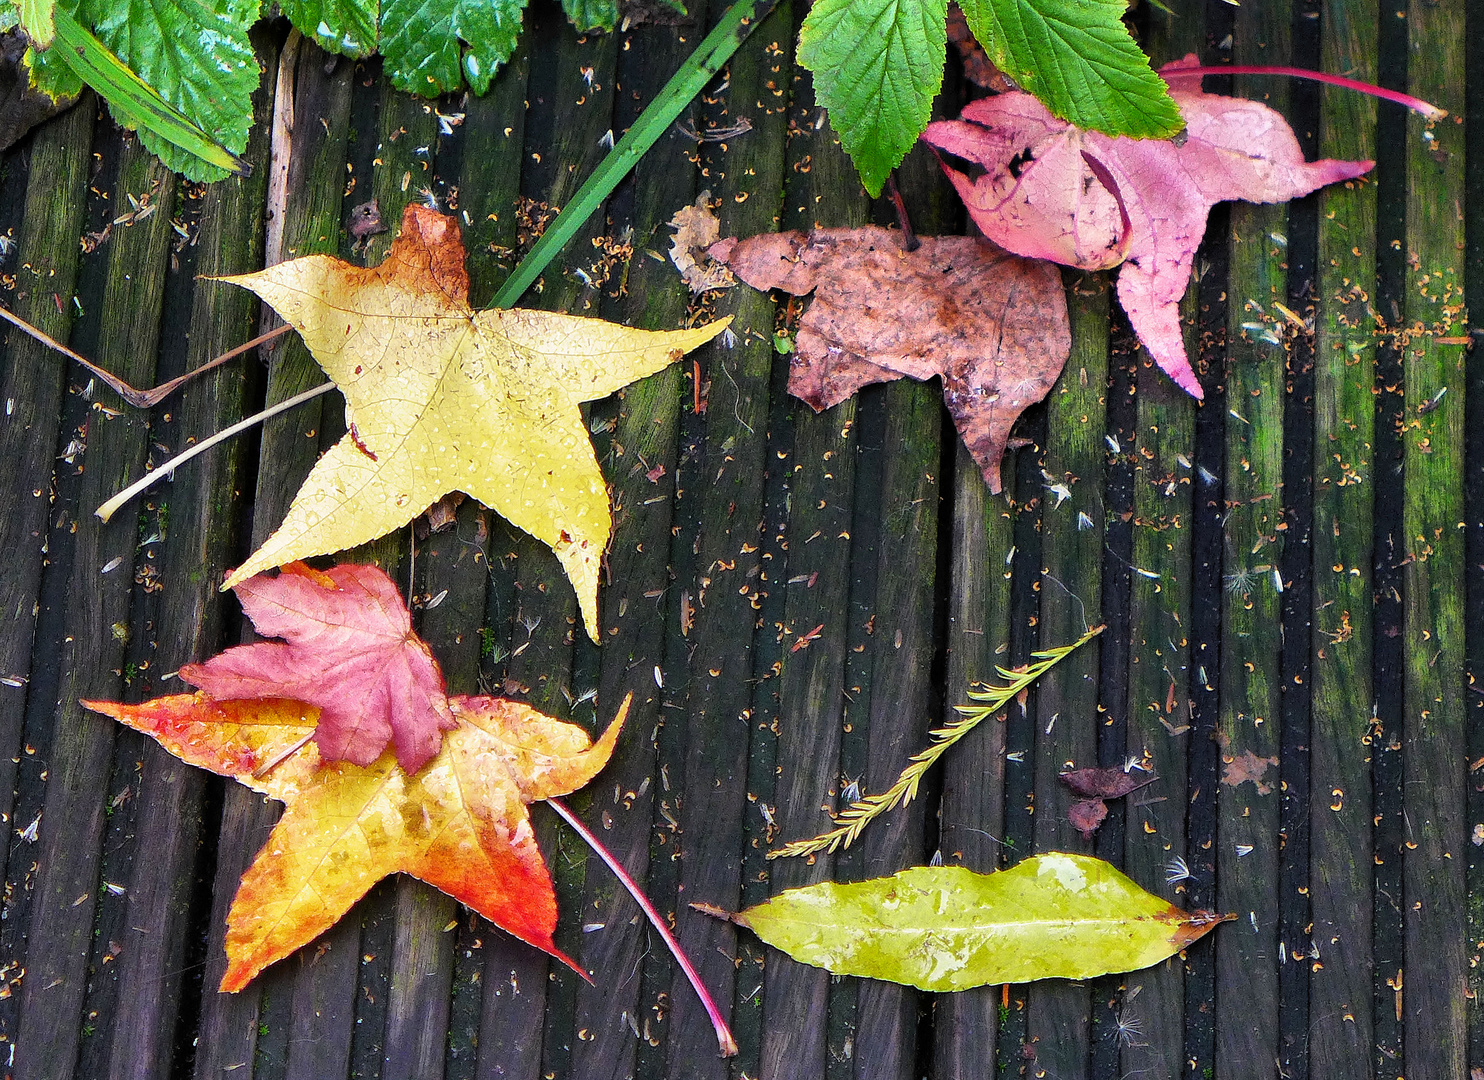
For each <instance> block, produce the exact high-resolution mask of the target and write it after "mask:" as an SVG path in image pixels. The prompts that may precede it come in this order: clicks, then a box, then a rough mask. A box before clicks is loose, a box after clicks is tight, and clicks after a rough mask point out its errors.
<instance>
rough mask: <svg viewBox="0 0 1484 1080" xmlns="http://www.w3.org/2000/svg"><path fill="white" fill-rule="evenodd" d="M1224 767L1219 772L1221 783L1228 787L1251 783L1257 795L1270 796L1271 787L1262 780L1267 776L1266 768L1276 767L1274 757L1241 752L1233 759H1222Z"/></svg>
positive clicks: (1276, 761) (1276, 762) (1245, 751)
mask: <svg viewBox="0 0 1484 1080" xmlns="http://www.w3.org/2000/svg"><path fill="white" fill-rule="evenodd" d="M1222 761H1223V762H1224V763H1225V767H1224V768H1223V769H1222V771H1221V782H1222V783H1223V784H1225V785H1227V786H1228V787H1236V786H1237V785H1238V784H1241V783H1245V782H1247V781H1249V780H1250V781H1251V782H1252V785H1253V786H1254V787H1256V788H1257V793H1258V794H1259V795H1270V794H1272V791H1273V785H1272V784H1270V783H1268V782H1267V781H1266V780H1264V779H1263V778H1264V777H1265V776H1266V775H1267V771H1268V767H1269V766H1273V765H1277V764H1278V759H1277V758H1275V757H1258V756H1257V755H1256V754H1254V753H1253V752H1252V751H1251V750H1243V751H1242V752H1241V753H1240V754H1238V755H1236V756H1235V757H1233V758H1226V757H1223V758H1222Z"/></svg>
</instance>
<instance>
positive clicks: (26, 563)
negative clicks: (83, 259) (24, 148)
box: [0, 102, 93, 858]
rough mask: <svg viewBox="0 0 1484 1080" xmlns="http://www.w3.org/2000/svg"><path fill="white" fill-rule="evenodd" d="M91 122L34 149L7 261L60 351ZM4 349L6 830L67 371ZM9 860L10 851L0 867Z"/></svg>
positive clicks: (56, 362) (2, 731)
mask: <svg viewBox="0 0 1484 1080" xmlns="http://www.w3.org/2000/svg"><path fill="white" fill-rule="evenodd" d="M91 113H92V106H91V104H90V103H89V102H83V103H82V104H80V105H78V107H77V108H75V109H73V110H72V111H71V112H69V113H66V114H65V115H63V116H62V117H59V118H58V119H56V120H54V121H52V122H51V123H49V124H47V125H46V126H45V127H44V128H42V129H41V130H40V131H39V132H37V134H36V135H35V136H34V137H33V139H32V145H31V151H30V161H29V165H30V171H29V175H28V176H27V181H26V195H25V215H24V217H23V218H22V219H21V231H20V236H19V237H17V238H16V249H15V253H14V256H13V258H14V260H15V263H14V265H15V266H16V267H17V268H18V269H17V271H16V275H15V287H14V289H13V291H10V292H8V293H6V294H5V295H4V296H3V298H0V299H3V301H4V303H5V306H6V307H7V308H10V309H11V310H13V311H14V312H15V313H16V314H17V315H19V316H21V317H22V318H24V319H26V320H28V321H29V322H31V323H32V325H34V326H37V327H39V328H40V329H42V330H44V331H46V332H47V333H49V334H51V335H52V336H53V337H54V338H57V339H58V340H61V341H66V340H67V337H68V333H69V331H70V329H71V325H72V319H73V314H74V309H73V308H72V305H70V304H62V305H61V306H60V310H59V308H58V305H57V303H56V302H55V301H54V300H53V299H52V294H53V293H56V294H57V295H58V296H63V297H70V296H71V295H72V294H73V290H74V288H75V287H76V281H77V269H78V268H77V264H78V258H79V246H78V244H77V237H79V236H80V235H82V232H83V221H84V212H85V210H86V199H87V188H88V185H87V180H88V169H89V165H90V163H91V158H90V156H89V154H90V151H91V149H92V132H93V123H92V116H91ZM7 325H8V324H7ZM5 341H6V344H5V352H4V364H5V367H4V380H3V386H0V395H3V397H4V400H5V402H6V409H7V415H6V420H5V423H4V425H3V426H0V461H6V462H9V463H11V466H10V467H11V470H12V473H11V475H12V479H11V481H10V482H9V483H7V484H5V485H4V487H3V488H0V543H3V545H4V547H3V550H5V551H9V552H14V553H15V558H14V561H13V562H12V563H11V564H10V568H9V569H8V570H7V572H6V573H5V574H4V575H3V576H0V611H3V612H5V618H4V620H3V621H0V740H3V742H0V748H3V752H0V820H4V821H9V820H10V817H11V811H12V810H13V809H14V806H15V803H14V796H15V787H16V765H15V760H14V759H16V758H17V757H19V755H20V752H21V741H22V740H21V725H22V720H23V717H24V714H25V703H26V683H27V681H28V679H29V678H30V672H31V662H32V657H31V645H32V639H33V635H34V634H35V629H36V606H37V602H38V598H39V595H40V592H39V590H40V588H41V571H42V566H43V565H44V564H45V561H46V554H47V546H46V533H47V509H48V505H49V500H48V495H49V493H50V491H51V478H52V470H53V461H54V457H55V455H56V452H57V436H58V433H59V431H60V427H61V417H62V400H63V399H62V391H63V387H64V386H65V385H66V377H67V362H66V361H64V360H63V358H62V357H60V356H57V355H56V354H54V353H52V352H51V350H49V349H47V348H45V347H44V346H42V345H41V344H39V343H38V342H36V341H33V340H32V339H31V338H29V337H27V336H25V335H24V334H22V333H21V332H20V331H19V330H16V329H14V328H11V329H9V330H8V332H7V336H6V339H5ZM12 403H13V404H12ZM8 855H9V845H6V847H5V853H4V855H0V858H5V857H7V856H8Z"/></svg>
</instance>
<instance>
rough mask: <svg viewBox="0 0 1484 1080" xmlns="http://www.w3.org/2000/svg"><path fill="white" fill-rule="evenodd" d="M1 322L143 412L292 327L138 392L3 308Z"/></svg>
mask: <svg viewBox="0 0 1484 1080" xmlns="http://www.w3.org/2000/svg"><path fill="white" fill-rule="evenodd" d="M0 319H4V320H5V321H6V322H8V323H10V324H11V325H13V326H16V327H18V328H19V329H21V330H24V331H25V332H26V333H27V334H30V335H31V336H32V337H33V338H35V339H36V340H37V341H39V342H41V343H42V344H43V345H45V346H46V347H47V348H49V349H55V350H56V351H57V352H59V353H61V354H62V355H63V356H65V357H67V358H68V359H70V360H76V361H77V362H78V363H79V364H81V365H82V366H83V367H84V368H86V369H87V370H88V371H90V372H92V373H93V374H94V375H96V376H97V377H98V378H100V379H102V380H103V382H104V383H105V384H106V385H107V386H108V388H109V389H111V390H112V391H113V392H114V393H116V394H117V395H118V396H119V397H121V398H123V399H124V400H125V401H127V402H128V403H129V404H130V405H133V406H135V407H136V408H140V409H149V408H153V407H154V406H155V405H158V404H159V403H160V402H161V401H163V400H165V398H166V396H167V395H169V393H170V392H171V391H172V390H174V389H175V388H176V387H177V386H180V385H181V384H182V383H185V382H187V381H189V380H190V379H194V378H195V377H196V376H197V375H200V374H201V373H202V372H203V371H210V370H211V369H212V368H214V367H218V366H220V365H221V364H225V363H226V362H227V361H228V360H230V359H232V357H234V356H240V355H241V354H242V353H245V352H247V350H248V349H251V348H253V347H254V346H257V345H261V344H263V343H264V342H265V341H272V340H273V339H274V338H276V337H278V336H279V335H280V334H285V333H287V332H288V331H289V329H290V327H289V326H288V325H287V324H285V325H283V326H280V327H279V328H278V329H277V330H270V331H268V332H267V333H266V334H259V335H258V336H257V337H255V338H253V339H252V340H251V341H247V342H244V343H243V344H241V345H238V346H237V347H236V348H234V349H228V350H227V351H226V352H224V353H222V354H221V355H220V356H218V357H216V358H215V359H213V360H208V361H207V362H206V363H204V364H202V365H201V366H200V367H198V368H196V369H195V370H194V371H188V372H186V373H185V374H184V375H177V376H176V377H175V378H173V379H171V380H170V381H169V382H165V383H161V384H160V385H159V386H156V387H155V388H154V389H153V390H135V389H134V388H133V387H132V386H130V385H129V384H128V383H126V382H124V380H123V379H120V378H119V377H118V376H117V375H115V374H114V373H113V372H111V371H109V370H108V369H107V368H102V367H99V366H98V365H97V364H95V363H93V362H92V361H91V360H89V359H88V358H87V357H86V356H83V355H82V354H81V353H77V352H73V351H72V350H71V349H69V348H68V347H67V346H66V345H63V344H62V343H61V342H60V341H58V340H57V339H56V338H54V337H52V336H51V335H50V334H48V333H46V332H45V331H44V330H38V329H37V328H36V327H34V326H32V325H31V324H30V323H28V322H27V321H26V320H25V319H23V318H21V317H20V316H19V315H17V314H16V313H15V312H13V311H9V310H7V309H6V308H4V307H0Z"/></svg>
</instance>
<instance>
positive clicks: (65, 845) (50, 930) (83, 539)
mask: <svg viewBox="0 0 1484 1080" xmlns="http://www.w3.org/2000/svg"><path fill="white" fill-rule="evenodd" d="M122 155H123V156H122V158H121V162H120V167H119V175H118V180H117V181H116V183H115V193H114V195H115V197H114V200H113V212H114V216H115V217H119V216H122V215H125V214H127V213H129V211H130V210H131V205H130V203H129V201H128V199H127V198H126V195H129V194H132V195H134V196H135V198H139V197H141V196H143V195H144V194H145V193H149V195H150V200H149V201H150V202H152V203H154V204H155V205H157V206H159V207H161V208H162V210H161V212H156V213H155V214H152V215H150V216H149V217H147V218H145V219H144V220H142V221H139V222H138V223H137V224H134V225H133V226H132V227H126V228H122V229H117V230H116V231H115V234H114V236H113V239H112V240H111V242H110V244H109V250H108V278H107V284H106V286H105V289H104V297H103V304H102V308H101V312H100V314H102V315H103V316H104V317H103V321H102V323H101V326H100V331H99V337H98V344H97V347H96V352H95V356H94V359H95V360H96V361H97V362H98V363H100V364H101V365H103V366H104V367H107V368H108V369H109V370H111V371H113V372H114V373H115V374H117V375H119V377H121V378H123V379H124V380H125V381H127V382H129V383H131V384H133V385H138V386H146V385H150V384H151V383H152V381H153V375H154V369H155V354H156V346H157V344H158V336H159V320H160V300H161V297H162V295H163V290H164V283H165V274H166V270H167V268H168V266H169V238H170V236H171V235H172V233H171V230H170V218H169V215H168V209H169V208H170V207H171V206H172V205H173V203H174V192H175V183H174V177H173V176H172V175H171V174H170V173H168V172H167V171H166V170H164V169H163V168H161V167H160V166H159V164H158V163H157V162H154V161H153V159H151V158H150V156H149V155H148V154H147V153H146V152H144V151H143V150H141V149H140V148H139V147H138V146H137V145H133V144H125V147H124V149H123V150H122ZM64 303H65V301H64ZM100 404H103V405H106V406H107V408H108V409H109V410H110V411H109V412H107V413H105V412H103V411H102V410H101V409H100V410H98V411H96V412H95V413H94V415H93V417H92V419H91V421H90V423H89V425H88V431H87V436H86V438H87V449H86V451H84V457H83V462H84V464H85V469H84V472H83V478H82V483H81V486H80V492H79V498H80V504H81V507H82V508H83V509H82V513H86V514H88V516H87V517H85V518H82V520H79V521H78V522H77V535H76V543H75V547H74V550H73V553H72V563H71V566H70V568H69V573H68V579H67V582H68V583H67V597H68V601H67V608H66V614H65V616H64V618H65V622H66V641H65V643H64V649H63V652H62V655H61V656H60V657H59V658H58V662H59V663H60V665H61V672H62V679H61V685H60V687H59V691H58V701H57V707H56V712H55V714H54V715H55V722H54V723H55V726H54V729H53V733H52V744H51V749H50V754H51V761H50V764H49V767H48V770H47V777H46V803H45V807H44V809H43V811H42V828H41V839H40V842H39V844H40V846H39V848H38V850H37V863H38V866H39V869H38V871H37V876H36V884H35V898H34V900H33V907H32V911H31V924H30V929H29V932H28V935H27V937H28V942H27V970H28V972H30V973H31V974H33V975H34V976H35V979H34V980H28V981H27V983H26V984H25V986H24V989H23V991H22V994H23V996H22V999H21V1017H20V1027H19V1030H18V1032H17V1035H16V1059H17V1072H16V1075H17V1076H47V1075H54V1074H55V1071H56V1069H57V1067H58V1064H59V1063H66V1064H63V1065H62V1067H63V1068H65V1069H70V1068H71V1063H72V1061H73V1060H74V1057H75V1055H76V1053H77V1046H78V1036H79V1026H80V1019H81V1017H80V1012H81V1005H82V1001H83V995H84V993H85V990H86V979H87V964H88V960H89V955H90V952H91V946H92V928H93V912H94V905H95V902H96V898H97V889H98V866H99V860H100V858H101V854H102V853H101V847H102V845H101V838H102V831H103V821H104V807H105V804H106V803H107V790H108V783H109V780H108V777H109V772H110V768H109V767H110V764H111V760H112V756H113V743H114V725H113V724H112V723H109V722H105V720H104V718H101V717H98V716H96V715H95V714H92V713H89V712H88V711H87V710H86V709H84V708H83V707H82V705H80V704H79V703H78V702H79V699H81V698H85V697H100V698H106V699H115V700H116V699H117V698H118V697H119V695H120V693H121V692H122V689H123V688H122V685H121V676H122V669H123V663H124V643H125V641H126V640H127V638H128V627H129V626H130V620H129V601H130V588H131V586H132V583H133V582H132V579H133V573H132V571H133V565H134V558H133V556H134V551H135V544H136V542H137V539H138V536H137V532H136V521H135V518H134V515H133V514H130V513H124V514H121V515H119V516H118V517H116V518H115V519H114V520H113V521H112V522H110V523H109V524H107V525H104V524H101V523H100V522H98V521H97V519H96V518H93V517H92V516H91V513H90V512H91V510H92V508H94V507H96V506H97V505H98V504H99V503H101V502H102V501H103V500H105V499H107V498H108V496H110V495H112V494H113V492H114V491H115V490H117V488H118V487H120V486H122V485H123V483H125V482H127V480H128V479H130V478H131V477H133V476H137V475H138V474H139V473H140V472H141V471H142V467H143V462H144V454H145V447H146V440H147V436H148V425H147V419H146V417H144V416H143V415H140V414H139V413H137V412H135V411H134V410H125V409H124V408H123V406H122V403H121V402H119V401H118V399H117V398H116V397H115V396H114V395H113V394H112V392H111V391H107V390H101V389H100ZM105 571H106V572H105Z"/></svg>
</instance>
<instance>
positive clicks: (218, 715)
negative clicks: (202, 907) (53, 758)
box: [83, 693, 629, 991]
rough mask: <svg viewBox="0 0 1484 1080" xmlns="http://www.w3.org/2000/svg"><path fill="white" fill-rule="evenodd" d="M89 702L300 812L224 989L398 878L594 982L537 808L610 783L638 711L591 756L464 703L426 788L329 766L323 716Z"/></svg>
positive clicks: (565, 734)
mask: <svg viewBox="0 0 1484 1080" xmlns="http://www.w3.org/2000/svg"><path fill="white" fill-rule="evenodd" d="M83 704H84V705H86V706H87V707H88V708H91V709H94V710H96V711H98V712H101V713H104V714H106V715H108V716H112V717H114V718H116V719H118V720H120V721H122V722H123V723H125V724H127V725H129V726H130V727H132V728H135V729H136V730H138V731H142V732H143V733H144V734H146V735H149V736H151V737H152V738H154V739H155V740H157V741H158V742H159V743H160V744H161V745H162V746H164V747H165V749H166V750H168V751H170V753H172V754H174V755H176V756H177V757H179V758H181V759H182V760H184V761H187V762H190V763H191V764H193V765H198V766H200V767H201V768H204V769H209V770H211V771H212V772H215V773H219V774H221V775H223V776H230V777H233V778H235V779H237V780H240V781H241V782H242V783H244V784H246V785H247V786H248V787H250V788H252V789H253V790H254V791H259V792H262V793H263V794H264V795H267V796H269V797H271V798H274V799H278V800H280V801H282V802H284V803H285V804H286V807H285V810H284V814H283V817H282V818H280V819H279V822H278V824H277V825H276V826H275V827H274V829H273V833H272V835H271V836H269V838H268V842H267V844H266V845H264V847H263V850H262V851H261V852H259V854H258V857H257V859H256V861H254V863H253V864H252V866H251V867H250V868H249V869H248V871H247V873H246V874H244V875H243V878H242V885H241V887H240V888H239V889H238V890H237V896H236V897H235V898H234V900H233V901H232V908H231V911H230V912H229V914H228V916H227V956H228V967H227V972H226V975H225V976H224V977H223V979H222V984H221V989H222V990H225V991H236V990H240V989H242V987H244V986H246V985H247V983H248V982H249V981H251V980H252V978H253V977H254V976H255V975H256V974H257V973H258V972H259V971H261V970H262V969H263V968H265V967H267V966H268V965H269V964H272V963H274V962H275V961H277V960H281V959H283V958H284V957H285V956H288V955H289V954H290V953H292V952H294V951H295V950H296V949H298V948H299V947H301V946H303V945H305V944H308V943H309V942H310V941H313V940H314V939H315V938H316V937H318V936H319V935H320V934H322V933H323V932H324V931H326V930H328V929H329V928H330V927H331V926H333V925H334V924H335V922H336V921H337V920H338V919H339V918H340V917H341V916H342V915H344V914H345V913H346V911H348V910H349V909H350V907H351V905H352V904H354V903H355V902H356V901H357V900H359V899H360V898H361V897H362V896H364V895H365V893H366V891H367V890H368V889H370V888H371V886H372V885H374V884H375V883H376V882H378V881H380V880H381V879H382V878H384V877H386V876H387V875H388V874H393V873H397V872H402V873H408V874H411V875H413V876H414V877H417V878H420V879H421V880H423V881H426V882H427V883H428V884H430V885H433V886H434V887H436V888H438V889H441V890H443V891H444V892H446V893H448V894H449V895H450V896H452V897H454V898H455V899H457V900H459V901H460V902H461V903H463V904H465V905H467V906H468V907H470V908H472V909H473V910H475V911H477V912H479V913H480V914H481V915H483V916H484V917H485V918H487V919H489V920H490V921H491V922H492V923H494V924H496V925H497V926H501V927H503V928H504V929H506V930H508V931H509V932H510V933H512V934H514V935H515V936H516V937H518V938H520V939H521V940H522V941H526V942H528V943H530V944H532V945H534V946H536V947H537V948H539V949H542V950H544V951H545V952H548V953H550V954H551V955H553V956H555V957H557V958H558V959H561V960H563V961H564V962H566V963H567V964H569V965H571V966H573V968H574V970H578V971H579V972H580V971H581V969H579V968H576V965H574V964H572V961H571V960H569V959H568V958H567V957H566V956H564V955H563V954H562V953H561V952H560V950H558V949H557V947H556V944H555V942H554V941H553V940H552V932H553V931H554V930H555V928H556V897H555V894H554V892H553V890H552V884H551V876H550V874H549V873H548V872H547V869H546V864H545V863H544V862H543V861H542V858H541V852H540V850H539V849H538V848H537V846H536V838H535V834H534V832H533V831H532V829H531V822H530V817H529V815H528V814H527V811H526V804H528V803H530V802H533V801H535V800H537V799H545V798H550V797H553V796H556V795H562V794H566V793H567V792H570V791H575V790H576V789H577V788H579V787H581V786H582V785H584V784H586V783H587V782H588V781H589V780H591V779H592V778H593V777H594V776H595V775H597V773H598V771H599V770H601V769H602V768H603V766H604V764H606V763H607V761H608V757H609V755H610V754H611V753H612V752H613V745H614V742H615V740H616V739H617V738H618V732H619V728H620V727H621V725H622V724H623V720H624V717H625V716H626V715H627V712H628V708H629V700H628V699H625V701H624V703H623V705H622V706H621V707H620V708H619V710H618V715H617V716H616V717H615V718H614V720H613V723H611V724H610V725H609V726H608V730H607V731H606V732H604V734H603V736H602V738H601V739H599V740H598V741H597V742H596V743H592V742H590V741H589V739H588V736H587V734H586V732H584V731H583V730H582V729H581V728H579V727H576V726H575V725H572V724H565V723H562V722H561V721H558V720H554V719H552V718H551V717H549V716H545V715H543V714H541V713H539V712H537V711H536V710H535V709H532V708H531V707H530V706H527V705H522V704H519V703H516V702H512V701H506V700H503V699H499V698H487V697H454V698H451V699H449V702H448V704H449V707H450V709H451V710H452V713H453V715H454V717H455V718H456V720H457V724H456V726H455V727H454V728H453V730H451V731H450V732H449V733H448V734H447V736H445V738H444V739H443V745H442V748H441V750H440V751H439V752H438V755H437V756H436V757H435V758H434V759H433V761H432V762H431V763H430V764H429V765H428V766H427V767H426V768H425V769H423V770H422V771H421V772H419V773H418V774H416V775H415V776H410V775H408V774H407V773H406V772H405V771H404V770H403V769H402V768H401V767H400V766H398V764H397V762H396V759H395V757H394V756H393V755H392V754H391V753H386V754H383V755H382V756H381V757H380V758H378V759H377V760H376V761H375V762H374V763H373V764H371V765H370V766H367V767H362V766H359V765H354V764H351V763H349V762H330V761H325V760H324V759H322V758H321V756H320V754H319V751H318V748H317V747H316V746H315V745H314V744H313V743H312V742H309V743H306V737H307V736H308V735H309V734H310V733H311V732H313V731H314V729H315V726H316V724H317V722H318V720H319V716H318V710H317V709H316V708H314V707H313V706H308V705H303V704H301V703H299V702H294V701H285V700H281V699H264V700H257V701H212V700H211V699H209V698H208V697H207V696H206V695H205V694H200V693H198V694H179V695H175V696H173V697H164V698H157V699H156V700H154V701H150V702H146V703H144V704H142V705H119V704H113V703H110V702H92V701H88V702H84V703H83ZM296 748H297V749H296ZM260 771H261V772H263V773H264V775H262V776H259V775H258V773H259V772H260Z"/></svg>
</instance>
